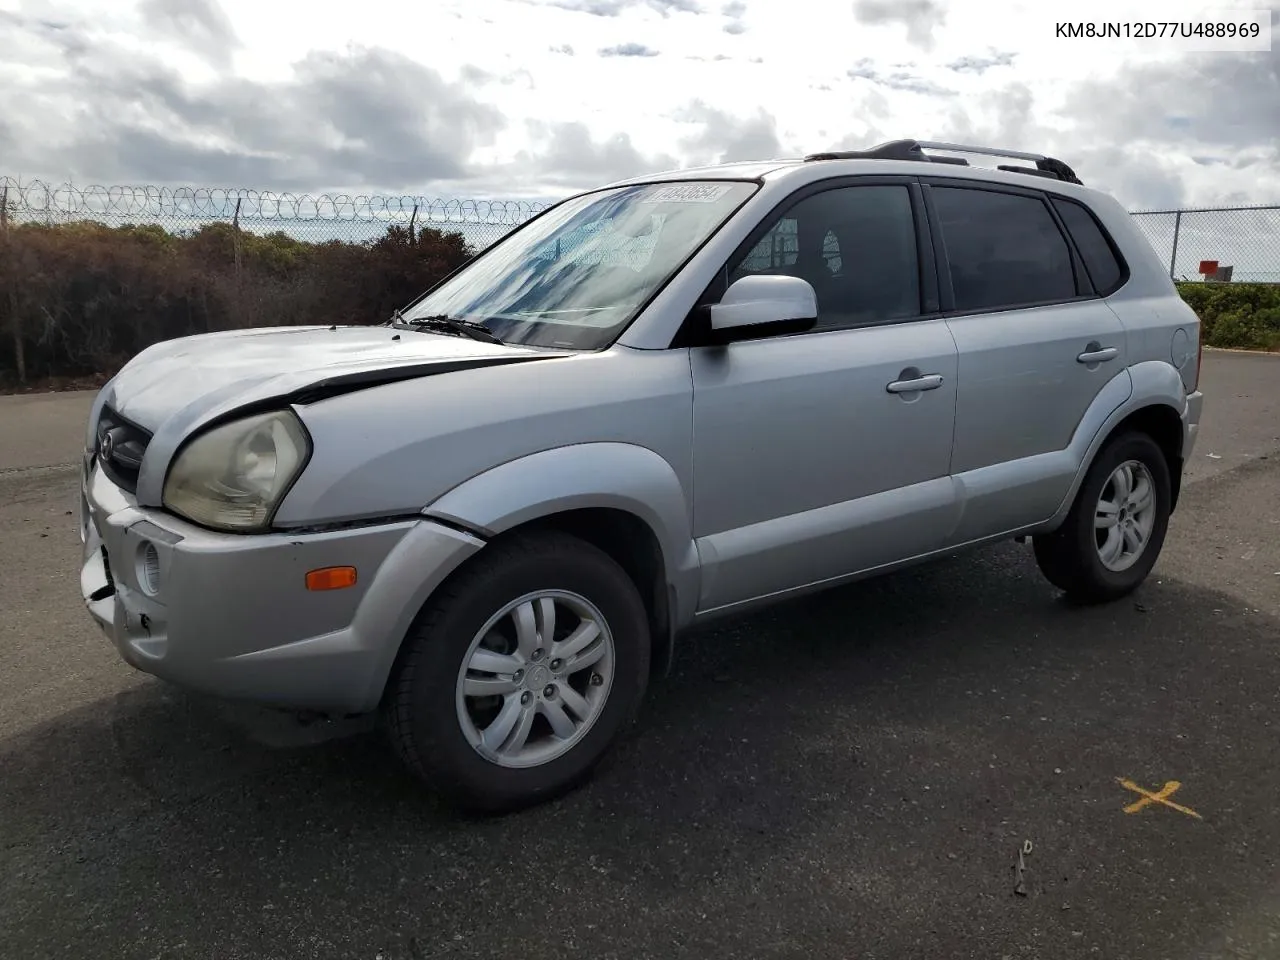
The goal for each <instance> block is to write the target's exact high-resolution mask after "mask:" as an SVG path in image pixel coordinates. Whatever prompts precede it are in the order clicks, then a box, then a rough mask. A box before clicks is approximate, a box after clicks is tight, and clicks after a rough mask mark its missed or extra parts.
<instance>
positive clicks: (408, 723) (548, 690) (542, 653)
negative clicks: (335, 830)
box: [385, 532, 650, 813]
mask: <svg viewBox="0 0 1280 960" xmlns="http://www.w3.org/2000/svg"><path fill="white" fill-rule="evenodd" d="M548 594H550V595H548ZM530 598H532V599H530ZM522 599H523V600H525V603H523V604H522V605H521V608H522V609H523V616H521V615H519V614H517V613H509V614H504V615H503V616H501V617H500V618H499V620H498V622H497V623H495V624H493V625H492V627H490V628H489V629H487V630H486V631H485V633H484V635H483V636H481V631H482V630H485V628H486V625H487V624H489V623H490V622H491V621H492V620H493V618H494V617H495V615H497V614H499V613H500V612H501V611H503V609H504V608H506V607H507V606H509V605H511V604H513V603H515V602H516V601H519V600H522ZM548 600H551V601H552V610H553V612H554V616H555V620H554V623H555V626H554V630H553V634H554V637H553V643H554V646H552V647H547V646H546V645H545V640H544V630H545V626H546V610H547V606H546V601H548ZM584 614H585V615H584ZM521 624H523V630H522V628H521V626H520V625H521ZM593 625H594V627H595V629H596V630H597V631H598V633H597V635H596V639H594V640H590V642H589V643H588V644H587V645H586V646H585V647H584V648H583V649H581V650H579V651H578V652H576V653H574V652H573V649H574V647H573V645H571V641H572V644H578V645H581V644H582V643H583V642H584V639H585V638H587V637H588V636H589V635H590V633H591V629H592V626H593ZM575 631H576V632H575ZM570 633H572V634H573V637H569V636H567V634H570ZM521 636H523V637H525V638H526V640H527V642H528V643H529V644H533V645H534V646H535V649H533V650H532V652H530V650H529V649H528V648H527V646H524V645H521V644H520V642H519V638H520V637H521ZM529 637H532V638H533V639H532V640H528V638H529ZM574 638H577V639H574ZM556 648H559V650H560V651H562V652H563V653H564V654H565V656H564V658H563V659H556V658H554V656H553V654H554V653H555V652H556ZM602 650H603V651H605V652H603V653H602V652H601V651H602ZM477 651H479V652H477ZM491 652H496V655H497V657H498V659H496V660H495V659H493V658H492V657H490V653H491ZM649 656H650V633H649V625H648V617H647V615H646V611H645V607H644V603H643V601H642V600H641V599H640V594H639V592H638V591H637V589H636V586H635V584H634V583H633V582H632V580H631V578H630V577H629V576H628V575H627V574H626V572H625V571H624V570H623V569H622V567H620V566H619V565H618V564H617V562H616V561H614V560H613V558H611V557H610V556H609V555H608V554H606V553H604V552H603V551H602V550H600V549H598V548H596V547H594V546H592V545H591V544H588V543H586V542H585V541H582V540H579V539H577V538H576V537H572V536H569V535H567V534H563V533H559V532H547V533H540V534H537V535H533V536H529V537H520V538H518V539H513V540H510V541H506V542H499V543H497V544H494V545H492V546H490V547H487V548H485V550H484V551H482V552H481V553H480V554H479V555H477V556H476V557H475V558H474V560H473V561H472V562H471V563H470V564H469V565H468V566H466V567H465V568H463V569H462V570H461V571H459V573H458V574H457V575H455V576H454V577H453V578H452V579H451V580H449V581H446V583H445V584H444V585H443V586H442V587H441V589H440V590H439V591H438V592H437V594H436V596H434V597H433V598H432V599H431V600H429V601H428V603H427V605H426V606H425V607H424V608H423V610H422V612H421V613H420V614H419V616H418V618H417V620H416V621H415V624H414V626H413V628H412V629H411V630H410V633H409V635H408V637H407V638H406V639H405V647H404V649H403V650H402V652H401V656H400V658H399V663H398V667H397V670H396V673H395V674H394V675H393V677H392V680H391V685H390V688H389V696H388V698H387V703H386V707H385V710H386V721H387V723H386V728H387V731H388V733H389V734H390V737H391V741H392V745H393V747H394V749H395V750H396V752H397V754H398V755H399V756H400V758H401V760H402V761H403V762H404V763H405V764H406V765H407V767H408V768H409V770H410V771H411V772H412V773H414V774H416V775H417V776H418V777H419V778H421V779H422V780H423V781H424V782H425V783H426V784H427V785H428V786H430V787H431V788H433V789H434V790H436V791H438V792H439V793H440V794H442V795H443V796H444V798H445V799H446V800H447V801H448V802H449V803H451V804H452V805H453V806H455V807H458V808H460V809H463V810H466V811H471V812H479V813H502V812H509V811H512V810H517V809H520V808H523V807H528V806H531V805H533V804H537V803H541V802H543V801H545V800H549V799H552V798H553V797H556V796H560V795H562V794H564V793H565V792H567V791H569V790H571V789H573V788H574V787H576V786H578V785H580V784H581V783H582V782H583V781H584V780H586V779H587V777H588V776H589V775H590V774H591V772H592V771H593V770H594V769H595V768H596V766H597V765H598V763H599V762H600V761H601V760H602V759H603V758H604V756H605V755H606V754H607V753H608V752H609V750H610V748H611V747H612V746H614V744H615V743H616V741H617V740H618V739H619V738H620V736H621V735H622V733H623V732H624V730H625V729H626V728H627V727H628V726H629V725H630V724H631V722H632V721H633V720H634V718H635V715H636V713H637V711H638V709H639V706H640V703H641V701H642V700H643V697H644V692H645V688H646V686H647V683H648V677H649ZM482 657H483V658H484V659H483V660H481V658H482ZM593 657H595V658H597V659H595V660H594V662H591V663H590V664H589V665H588V666H585V667H579V666H578V665H579V664H581V663H587V662H588V661H590V660H591V658H593ZM504 658H505V659H504ZM511 658H514V660H512V659H511ZM464 664H469V665H470V666H469V667H468V668H467V669H466V670H464ZM477 665H478V666H480V667H482V668H485V669H486V672H484V673H476V672H471V669H470V667H475V666H477ZM516 665H520V666H521V669H520V670H519V671H518V672H512V668H513V667H514V666H516ZM555 665H558V672H556V671H554V670H553V669H552V668H553V666H555ZM499 667H501V668H502V669H501V670H499V669H497V668H499ZM466 680H470V681H471V683H473V684H475V685H476V686H478V685H480V684H487V685H488V686H489V687H492V688H493V690H494V692H495V694H496V696H490V697H488V698H487V699H476V698H475V697H473V696H468V695H466V694H465V693H464V689H463V684H464V682H465V681H466ZM466 689H467V690H470V691H472V692H474V691H475V687H473V686H471V685H468V686H467V687H466ZM586 714H589V715H590V717H589V719H587V720H584V719H583V715H586ZM526 715H528V720H527V722H526ZM511 717H515V719H514V720H512V719H511ZM539 717H540V718H541V719H539ZM565 717H567V718H568V720H569V721H570V722H572V723H573V724H574V725H575V727H574V732H573V735H572V737H564V736H562V737H556V736H555V731H554V730H553V728H552V722H553V720H555V721H556V722H558V724H559V726H560V732H561V733H562V734H563V733H565V732H566V731H567V729H568V728H566V727H565V726H564V724H565V720H564V719H563V718H565ZM506 726H510V728H511V729H510V733H509V734H506V735H505V736H504V734H503V730H504V729H505V728H506ZM486 730H487V731H489V732H488V736H489V737H491V738H493V742H492V743H490V744H489V746H490V747H494V746H495V745H496V746H497V748H498V749H497V750H490V752H488V753H482V750H483V747H481V746H477V745H475V744H477V743H479V742H483V737H484V736H485V735H486ZM521 733H524V734H525V735H527V739H525V740H522V741H521V740H519V738H520V734H521ZM517 742H521V743H523V746H522V747H520V748H519V749H516V747H515V744H516V743H517ZM503 748H505V751H506V752H505V753H503V752H501V751H502V749H503Z"/></svg>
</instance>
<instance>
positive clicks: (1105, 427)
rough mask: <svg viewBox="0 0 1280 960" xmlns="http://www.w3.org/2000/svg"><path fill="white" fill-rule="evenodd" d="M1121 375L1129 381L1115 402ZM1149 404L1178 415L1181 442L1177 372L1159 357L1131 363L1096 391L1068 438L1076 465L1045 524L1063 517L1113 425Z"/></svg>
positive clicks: (1183, 403)
mask: <svg viewBox="0 0 1280 960" xmlns="http://www.w3.org/2000/svg"><path fill="white" fill-rule="evenodd" d="M1121 377H1125V378H1126V379H1127V380H1128V381H1129V388H1128V396H1127V397H1124V398H1123V400H1120V401H1119V402H1117V398H1118V397H1119V395H1120V391H1121V389H1122V387H1121V383H1122V381H1121ZM1153 406H1167V407H1170V408H1171V409H1172V410H1173V411H1174V412H1175V413H1177V414H1178V416H1179V417H1180V418H1182V420H1183V438H1184V439H1183V442H1184V443H1185V442H1186V439H1185V438H1186V415H1187V391H1186V386H1185V384H1183V382H1182V376H1181V374H1179V372H1178V371H1177V370H1176V369H1175V368H1174V367H1173V366H1171V365H1170V364H1167V363H1164V362H1163V361H1159V360H1145V361H1143V362H1141V363H1135V364H1134V365H1133V366H1131V367H1129V369H1128V370H1127V371H1126V372H1125V374H1121V375H1119V376H1117V377H1116V378H1115V379H1114V380H1113V381H1112V382H1111V383H1109V384H1108V385H1107V387H1106V388H1104V389H1103V391H1102V392H1101V393H1099V394H1098V398H1097V399H1096V400H1095V401H1094V403H1093V406H1092V407H1090V409H1089V411H1088V413H1086V414H1085V416H1084V418H1083V419H1082V420H1081V422H1080V427H1079V428H1078V429H1077V430H1076V434H1075V437H1073V438H1072V441H1071V445H1070V447H1069V450H1070V452H1071V454H1072V460H1073V461H1074V463H1075V465H1076V472H1075V477H1074V478H1073V479H1072V481H1071V487H1070V489H1069V490H1068V491H1067V495H1066V496H1065V497H1064V498H1063V500H1062V503H1061V504H1060V505H1059V506H1058V509H1057V512H1056V513H1054V515H1053V519H1052V520H1051V521H1050V523H1049V524H1048V526H1050V527H1054V526H1057V525H1058V524H1060V523H1061V522H1062V521H1063V520H1064V519H1066V516H1067V514H1068V513H1069V512H1070V510H1071V504H1072V503H1073V502H1074V501H1075V498H1076V494H1077V493H1078V492H1079V490H1080V486H1081V484H1083V483H1084V478H1085V475H1086V474H1087V473H1088V472H1089V467H1090V466H1092V465H1093V461H1094V458H1096V457H1097V455H1098V451H1099V450H1101V449H1102V445H1103V444H1104V443H1106V442H1107V440H1108V439H1109V438H1110V436H1111V434H1112V433H1113V432H1114V431H1115V429H1116V427H1117V426H1119V425H1120V423H1121V422H1122V421H1124V420H1125V419H1126V418H1128V417H1130V416H1132V415H1133V414H1135V413H1137V412H1138V411H1139V410H1141V409H1143V408H1145V407H1153Z"/></svg>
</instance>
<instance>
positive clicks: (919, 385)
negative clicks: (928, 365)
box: [885, 373, 942, 393]
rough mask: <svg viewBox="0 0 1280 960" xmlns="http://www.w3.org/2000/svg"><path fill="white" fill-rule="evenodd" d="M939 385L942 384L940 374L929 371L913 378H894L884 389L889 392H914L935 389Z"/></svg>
mask: <svg viewBox="0 0 1280 960" xmlns="http://www.w3.org/2000/svg"><path fill="white" fill-rule="evenodd" d="M940 386H942V374H940V373H930V374H928V375H927V376H923V377H916V378H915V379H914V380H895V381H893V383H890V384H888V385H887V386H886V387H885V389H886V390H888V391H889V392H890V393H916V392H917V391H920V390H937V389H938V388H939V387H940Z"/></svg>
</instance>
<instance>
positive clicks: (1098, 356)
mask: <svg viewBox="0 0 1280 960" xmlns="http://www.w3.org/2000/svg"><path fill="white" fill-rule="evenodd" d="M1119 353H1120V351H1119V350H1118V349H1116V348H1115V347H1103V346H1102V345H1101V344H1097V343H1091V344H1089V346H1088V348H1087V349H1086V350H1085V352H1084V353H1082V354H1080V356H1078V357H1076V361H1077V362H1078V363H1102V362H1103V361H1104V360H1114V359H1115V357H1116V355H1117V354H1119Z"/></svg>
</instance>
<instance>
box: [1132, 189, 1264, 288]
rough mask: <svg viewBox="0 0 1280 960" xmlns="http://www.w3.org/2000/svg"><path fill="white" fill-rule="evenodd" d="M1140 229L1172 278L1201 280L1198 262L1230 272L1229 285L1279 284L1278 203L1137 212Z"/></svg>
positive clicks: (1136, 218) (1136, 217)
mask: <svg viewBox="0 0 1280 960" xmlns="http://www.w3.org/2000/svg"><path fill="white" fill-rule="evenodd" d="M1132 216H1133V218H1134V220H1135V221H1136V222H1137V225H1138V227H1139V228H1140V229H1141V230H1142V232H1143V233H1145V234H1146V236H1147V239H1148V240H1149V241H1150V242H1151V245H1152V246H1153V247H1154V248H1155V250H1156V253H1157V254H1158V255H1159V256H1160V257H1161V260H1162V262H1163V263H1165V264H1166V265H1167V266H1168V269H1169V276H1171V277H1172V278H1173V279H1175V280H1187V281H1193V282H1194V281H1197V280H1203V279H1204V277H1203V276H1202V275H1201V274H1200V264H1201V262H1202V261H1205V260H1209V261H1214V262H1216V263H1217V264H1218V265H1219V268H1226V267H1230V268H1231V278H1230V279H1231V282H1232V283H1280V205H1274V206H1257V207H1204V208H1197V209H1186V210H1138V211H1134V212H1133V214H1132Z"/></svg>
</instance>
